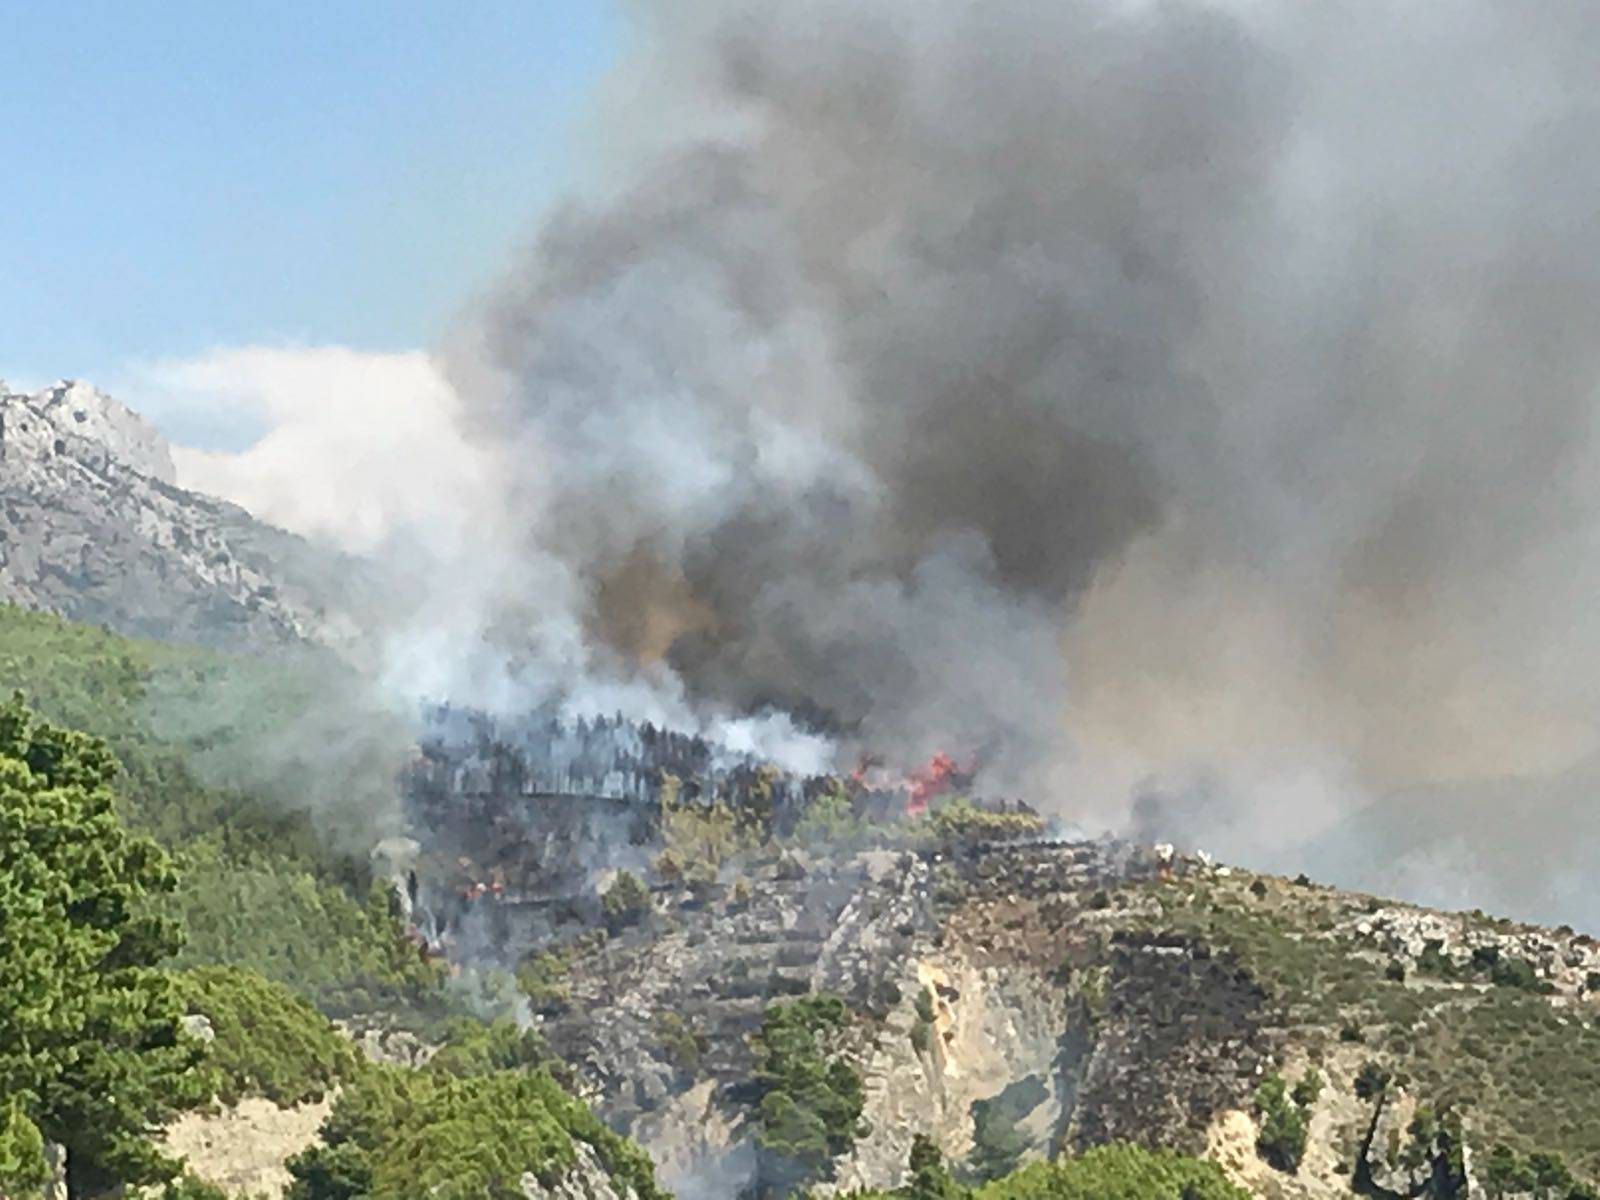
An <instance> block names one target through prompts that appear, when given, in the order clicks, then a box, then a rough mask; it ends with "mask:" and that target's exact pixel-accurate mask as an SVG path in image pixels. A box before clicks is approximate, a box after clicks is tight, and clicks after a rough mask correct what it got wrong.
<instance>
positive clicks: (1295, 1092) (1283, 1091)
mask: <svg viewBox="0 0 1600 1200" xmlns="http://www.w3.org/2000/svg"><path fill="white" fill-rule="evenodd" d="M1321 1091H1322V1077H1321V1076H1320V1075H1319V1074H1318V1073H1317V1071H1316V1069H1315V1068H1312V1069H1311V1070H1310V1071H1308V1072H1307V1073H1306V1074H1305V1075H1304V1076H1303V1077H1302V1078H1301V1079H1300V1081H1299V1082H1298V1083H1296V1084H1295V1085H1294V1087H1293V1089H1291V1088H1290V1087H1289V1086H1288V1084H1286V1083H1285V1082H1284V1079H1283V1076H1282V1075H1279V1074H1278V1073H1277V1072H1273V1073H1271V1074H1269V1075H1268V1076H1267V1077H1266V1078H1265V1079H1263V1080H1262V1081H1261V1086H1260V1087H1259V1088H1257V1089H1256V1096H1255V1102H1256V1112H1257V1114H1258V1115H1259V1116H1260V1118H1261V1126H1260V1132H1259V1133H1258V1134H1257V1135H1256V1149H1257V1150H1259V1151H1260V1152H1261V1156H1262V1157H1263V1158H1265V1159H1266V1160H1267V1161H1268V1162H1269V1163H1271V1164H1272V1165H1273V1166H1275V1167H1277V1168H1278V1169H1279V1170H1281V1171H1298V1170H1299V1169H1300V1160H1301V1158H1302V1157H1304V1155H1305V1152H1306V1138H1307V1135H1308V1134H1309V1132H1310V1129H1311V1106H1312V1105H1314V1104H1315V1103H1316V1102H1317V1096H1318V1094H1319V1093H1320V1092H1321Z"/></svg>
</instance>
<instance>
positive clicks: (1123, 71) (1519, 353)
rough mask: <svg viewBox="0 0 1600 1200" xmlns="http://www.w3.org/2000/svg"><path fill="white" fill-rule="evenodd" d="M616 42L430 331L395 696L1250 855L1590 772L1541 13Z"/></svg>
mask: <svg viewBox="0 0 1600 1200" xmlns="http://www.w3.org/2000/svg"><path fill="white" fill-rule="evenodd" d="M633 16H634V18H635V20H634V26H635V40H636V44H635V45H634V47H633V48H632V50H631V52H630V53H628V54H627V55H626V56H625V57H624V59H623V61H622V62H621V63H620V64H619V66H618V68H617V70H616V72H615V75H614V77H613V78H612V80H611V81H610V83H609V84H608V86H607V88H606V90H605V93H604V95H603V96H602V97H601V101H600V104H599V106H598V109H597V116H596V117H595V118H594V120H593V121H592V122H591V124H590V126H589V129H590V133H591V140H592V141H593V143H594V145H595V156H594V157H595V165H594V168H593V170H592V172H591V177H590V179H589V181H588V183H587V186H586V187H585V188H584V190H583V193H582V195H581V196H579V197H577V198H575V199H574V200H573V201H572V202H571V203H569V204H568V205H566V206H565V207H563V208H562V209H561V210H560V211H559V212H558V213H556V214H555V215H554V216H553V217H552V218H551V219H550V220H549V221H548V222H547V223H546V224H545V226H544V227H543V228H542V230H540V231H539V232H538V234H537V236H536V237H535V239H534V241H533V242H532V244H531V245H530V246H529V247H528V248H527V249H526V250H525V251H524V252H521V253H519V254H517V255H516V256H514V259H513V260H512V261H510V262H509V263H508V264H507V267H506V270H505V272H504V275H503V278H501V279H500V280H499V281H498V282H497V283H496V284H495V286H494V287H493V288H491V290H490V291H489V292H488V294H487V295H486V296H485V297H484V299H483V301H482V303H481V304H479V305H478V306H476V307H475V308H474V310H473V311H472V312H471V313H470V314H468V316H467V317H466V318H465V319H464V320H463V321H462V322H461V323H460V325H459V326H458V328H456V329H455V330H454V331H453V332H452V334H451V336H450V337H449V338H448V340H447V344H446V345H445V347H444V349H443V350H442V351H441V354H440V361H441V362H442V363H443V364H444V369H445V371H446V373H447V374H448V376H449V378H450V380H451V382H452V383H453V385H454V389H455V394H456V395H457V396H458V397H459V400H460V410H461V412H460V419H461V422H462V428H463V429H465V430H466V432H467V434H468V435H469V437H470V439H471V440H472V442H473V444H474V445H475V446H476V447H477V449H478V452H479V453H480V454H481V455H482V458H481V465H482V472H481V476H482V477H483V478H491V479H493V480H494V482H495V486H494V487H493V488H490V489H488V495H487V497H485V496H482V495H478V494H476V493H475V494H474V496H473V498H472V501H471V502H472V503H473V504H475V505H479V506H480V508H479V509H478V510H475V511H474V513H473V517H474V518H475V519H473V520H470V521H466V522H462V523H461V524H462V526H463V527H464V528H466V529H467V530H468V534H467V536H465V537H464V538H463V539H462V540H461V541H460V542H459V543H458V544H457V546H456V548H455V549H453V550H452V551H450V552H448V553H446V554H445V555H444V557H443V559H442V561H441V560H437V559H429V560H428V565H427V566H426V568H425V569H419V570H418V571H417V572H416V576H417V584H418V586H417V588H416V589H415V591H414V592H413V593H412V594H413V596H414V597H415V599H416V600H417V603H416V605H415V610H414V611H413V612H411V613H409V614H408V615H407V619H405V620H402V621H400V622H399V623H398V624H397V625H396V626H395V628H396V629H397V631H398V632H397V634H396V636H395V637H394V638H393V644H394V645H395V646H397V647H404V648H405V651H406V654H405V656H404V658H403V659H397V660H396V661H397V662H400V663H401V664H402V667H403V669H401V668H397V670H396V673H395V677H396V678H402V679H403V678H407V677H410V676H411V675H414V674H416V673H419V672H420V673H421V674H423V675H425V676H426V677H427V678H429V679H430V681H434V686H433V687H432V689H431V690H433V691H434V692H435V694H438V693H439V692H441V691H442V690H443V689H442V688H441V687H439V686H438V684H437V680H439V679H444V680H445V681H446V682H447V683H449V682H452V681H454V680H457V679H460V680H464V681H465V682H463V683H462V685H461V687H460V689H459V690H461V691H463V692H466V693H469V694H468V695H467V696H465V697H464V698H469V699H470V698H471V696H470V693H472V692H473V691H474V690H476V691H478V692H480V693H491V692H492V693H496V694H498V695H500V696H502V697H505V696H512V697H517V696H520V695H521V689H528V690H531V691H535V692H538V691H543V690H548V689H554V688H573V687H576V688H578V689H579V690H580V691H583V690H587V692H589V693H592V694H594V695H596V696H599V697H601V698H602V699H604V700H611V699H614V698H616V697H618V696H625V697H628V698H630V699H631V700H632V701H634V702H636V704H637V705H643V706H651V705H653V706H655V708H656V710H658V712H659V713H660V714H661V715H668V716H670V715H672V714H673V713H677V714H684V713H687V714H722V715H728V714H738V713H743V712H749V711H760V710H762V709H763V708H770V709H776V710H787V711H791V712H794V713H798V714H803V715H804V716H806V717H807V719H809V720H812V721H813V722H815V723H816V724H818V725H819V726H821V727H824V728H826V729H828V730H829V731H831V732H833V733H835V734H837V735H839V736H841V737H842V738H843V739H844V740H845V741H846V742H847V743H849V742H854V741H859V742H861V743H863V744H870V745H873V746H875V747H878V748H880V749H888V750H890V752H892V753H895V754H898V755H900V756H902V757H903V758H905V759H907V760H911V759H915V758H917V757H920V756H922V755H923V754H925V753H926V752H927V751H928V750H930V749H933V748H935V747H939V746H950V745H952V744H954V745H956V746H957V747H958V748H959V747H961V746H970V747H973V748H982V749H984V750H985V751H986V755H987V757H986V759H985V761H986V764H987V769H988V772H989V775H988V779H987V780H986V782H987V783H988V785H989V786H991V787H993V788H998V789H1002V790H1006V789H1010V790H1019V791H1020V790H1026V791H1027V792H1028V793H1029V794H1030V796H1032V797H1035V798H1038V799H1039V800H1042V801H1043V802H1044V804H1045V805H1046V806H1047V807H1048V808H1050V809H1051V810H1053V811H1056V812H1059V813H1061V814H1063V815H1064V816H1066V817H1069V818H1072V819H1074V820H1078V821H1081V822H1082V823H1083V824H1084V825H1086V826H1089V827H1096V826H1101V825H1105V824H1112V825H1122V826H1126V824H1127V823H1128V821H1129V820H1130V812H1131V811H1132V803H1133V799H1134V797H1138V796H1142V797H1145V803H1144V804H1143V805H1142V806H1141V808H1140V812H1141V813H1142V814H1145V815H1146V816H1147V817H1148V818H1149V819H1150V820H1151V821H1153V822H1155V824H1156V825H1158V826H1160V827H1162V828H1169V829H1177V830H1179V831H1181V832H1185V833H1187V832H1193V833H1195V834H1196V836H1199V837H1202V838H1203V839H1204V840H1206V841H1207V842H1209V843H1210V848H1211V849H1213V850H1215V851H1218V852H1221V853H1228V854H1233V855H1235V856H1242V857H1246V858H1251V859H1254V860H1255V861H1264V862H1285V861H1289V860H1290V859H1292V858H1293V855H1294V853H1295V851H1294V848H1295V847H1297V846H1304V845H1306V844H1308V839H1311V838H1313V837H1315V836H1317V835H1318V834H1319V833H1320V834H1327V833H1329V832H1330V831H1332V830H1334V829H1335V828H1336V827H1338V826H1339V824H1340V822H1342V821H1343V820H1345V819H1346V817H1347V816H1348V815H1349V814H1350V813H1351V812H1352V811H1354V810H1355V809H1357V808H1359V807H1360V806H1361V805H1364V804H1368V803H1371V802H1374V801H1375V800H1377V801H1379V802H1382V801H1381V798H1382V797H1386V796H1389V795H1391V794H1393V793H1395V792H1396V791H1397V790H1400V789H1404V788H1408V787H1415V786H1421V785H1424V784H1427V785H1435V786H1439V785H1444V784H1448V783H1451V782H1459V781H1471V780H1482V779H1490V778H1502V777H1518V776H1535V777H1542V776H1550V775H1553V774H1554V773H1557V772H1560V771H1564V770H1567V769H1568V768H1570V767H1571V766H1572V765H1573V764H1574V763H1577V762H1578V761H1580V760H1581V759H1583V758H1584V756H1585V755H1587V754H1589V753H1590V752H1591V751H1592V750H1593V749H1594V743H1595V722H1594V713H1595V711H1596V710H1595V702H1596V699H1597V697H1596V695H1595V688H1596V681H1597V680H1600V671H1597V669H1596V668H1597V667H1600V662H1597V658H1600V653H1597V651H1600V637H1597V628H1596V616H1595V613H1594V607H1593V605H1592V604H1591V603H1590V597H1592V596H1593V595H1594V594H1595V584H1596V582H1597V581H1596V573H1597V572H1596V567H1597V562H1600V560H1597V556H1596V554H1595V552H1594V535H1595V533H1596V512H1597V508H1600V496H1597V495H1596V488H1597V486H1600V473H1597V472H1596V470H1595V469H1594V468H1595V466H1596V464H1595V462H1594V449H1593V444H1592V439H1591V437H1590V432H1591V430H1590V425H1591V416H1592V413H1593V410H1594V383H1595V368H1596V365H1597V364H1596V358H1597V355H1600V350H1597V341H1596V339H1595V337H1594V335H1593V330H1594V329H1595V327H1596V317H1597V315H1600V255H1597V254H1596V249H1597V245H1596V242H1597V238H1596V225H1595V207H1596V206H1595V201H1594V199H1593V197H1594V196H1595V195H1597V194H1600V189H1597V187H1596V184H1597V183H1600V157H1597V151H1596V148H1595V145H1594V139H1593V137H1592V130H1593V128H1594V127H1595V126H1594V118H1595V117H1596V115H1597V114H1596V113H1595V111H1594V109H1595V107H1596V104H1597V97H1600V93H1596V92H1595V89H1594V88H1593V85H1592V80H1593V79H1594V78H1596V68H1597V67H1600V14H1597V13H1596V12H1595V10H1594V7H1593V6H1592V5H1589V4H1586V3H1582V2H1581V0H1555V2H1552V3H1548V4H1543V5H1539V6H1537V7H1535V8H1531V9H1530V8H1529V7H1528V6H1517V5H1510V4H1504V3H1500V4H1492V3H1479V2H1473V0H1467V2H1464V3H1459V4H1453V5H1449V6H1444V5H1423V4H1412V5H1392V6H1387V7H1384V8H1378V7H1374V6H1369V5H1355V4H1325V5H1303V4H1293V3H1288V2H1280V0H1255V2H1246V0H1236V2H1234V3H1231V4H1224V3H1201V2H1199V0H1169V2H1166V3H1132V2H1124V3H1114V2H1113V0H1059V2H1056V3H1051V4H1038V3H1035V2H1032V0H1029V2H1022V0H990V2H988V3H984V4H981V5H980V4H975V3H970V2H967V0H936V2H929V0H853V2H850V3H844V2H842V0H806V2H802V3H793V4H787V5H781V6H780V5H770V4H758V3H754V2H752V0H707V2H704V3H700V4H696V5H693V6H682V5H673V6H666V5H659V6H636V7H635V8H634V10H633ZM441 503H444V504H448V503H449V501H448V500H442V501H441ZM507 663H511V664H513V669H510V670H507V669H506V667H505V664H507ZM486 681H487V682H486ZM491 684H492V686H491ZM644 715H650V714H648V713H646V714H644ZM1583 802H1585V800H1584V799H1583V798H1575V799H1573V800H1572V801H1570V803H1583ZM1463 812H1465V810H1463ZM1441 819H1442V820H1445V821H1450V820H1453V819H1455V818H1453V817H1451V816H1450V815H1448V806H1447V810H1446V815H1445V816H1443V817H1442V818H1441ZM1460 819H1461V820H1469V819H1470V818H1468V817H1466V816H1461V817H1460ZM1551 830H1552V833H1551V839H1550V841H1549V842H1548V843H1546V846H1547V848H1548V847H1549V846H1553V845H1555V844H1557V843H1558V842H1559V840H1560V839H1559V832H1558V831H1559V822H1557V823H1556V824H1555V825H1553V826H1551ZM1489 869H1490V870H1491V872H1492V871H1493V870H1495V869H1498V868H1494V867H1493V866H1492V865H1491V867H1490V868H1489Z"/></svg>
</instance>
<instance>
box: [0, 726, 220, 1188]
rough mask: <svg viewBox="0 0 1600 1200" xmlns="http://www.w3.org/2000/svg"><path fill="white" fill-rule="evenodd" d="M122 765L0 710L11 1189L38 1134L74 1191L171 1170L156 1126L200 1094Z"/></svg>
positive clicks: (166, 927) (174, 935)
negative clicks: (58, 1153) (151, 907)
mask: <svg viewBox="0 0 1600 1200" xmlns="http://www.w3.org/2000/svg"><path fill="white" fill-rule="evenodd" d="M115 774H116V762H115V760H114V759H113V757H112V755H111V752H110V750H109V749H108V748H107V747H106V746H105V744H104V743H102V742H100V741H97V740H95V739H94V738H91V737H88V736H86V735H84V734H81V733H75V732H71V731H68V730H64V729H61V728H58V727H55V726H52V725H48V724H45V723H43V722H40V721H38V720H36V719H35V718H34V717H33V715H32V714H31V713H30V712H29V711H28V709H27V708H26V707H25V706H24V704H23V703H22V701H21V700H20V698H18V699H13V700H11V701H9V702H7V703H5V704H3V705H0V918H3V931H4V936H3V937H0V1095H3V1096H5V1097H6V1098H7V1100H8V1101H9V1104H10V1108H9V1110H8V1112H7V1114H6V1124H5V1129H4V1131H3V1136H0V1161H5V1162H6V1164H7V1166H8V1167H9V1169H10V1171H11V1172H12V1174H13V1178H12V1179H10V1180H0V1183H3V1184H4V1185H5V1186H7V1187H16V1186H20V1185H21V1184H24V1183H26V1182H27V1181H28V1180H29V1179H31V1178H32V1177H35V1176H36V1175H37V1173H38V1169H39V1162H38V1159H37V1157H36V1152H37V1148H38V1145H39V1142H38V1134H42V1135H43V1136H44V1137H45V1138H48V1139H50V1140H52V1141H55V1142H59V1143H61V1144H62V1145H64V1146H66V1147H67V1150H68V1153H69V1156H70V1162H71V1164H72V1171H73V1177H74V1186H75V1188H77V1189H87V1188H94V1187H97V1186H103V1185H105V1184H109V1183H113V1182H134V1183H144V1182H156V1181H160V1180H162V1179H165V1178H169V1177H170V1176H171V1175H172V1174H173V1172H174V1170H175V1164H173V1163H171V1162H170V1161H169V1160H167V1159H166V1158H165V1157H164V1156H163V1155H162V1154H161V1153H160V1152H159V1151H158V1150H157V1149H156V1147H155V1146H154V1144H153V1143H152V1142H151V1140H150V1138H149V1136H148V1133H149V1130H150V1126H151V1122H152V1121H153V1120H155V1119H158V1118H159V1117H161V1116H162V1115H164V1114H167V1113H171V1112H173V1111H175V1110H176V1109H177V1108H179V1107H184V1106H188V1105H192V1104H195V1103H197V1102H199V1101H200V1100H202V1099H203V1098H204V1095H203V1091H202V1088H203V1080H202V1074H201V1072H198V1071H197V1070H196V1069H195V1068H196V1066H197V1064H198V1063H199V1062H200V1060H201V1058H202V1057H203V1047H202V1046H201V1045H200V1044H199V1043H198V1042H197V1041H195V1040H194V1039H191V1038H189V1037H187V1036H186V1035H185V1034H184V1032H183V1029H182V1016H183V1007H182V1002H181V999H180V997H179V995H178V992H177V989H176V988H175V987H174V986H173V984H172V981H171V979H170V978H169V977H168V976H167V975H166V974H164V973H163V972H162V971H161V970H159V969H158V968H159V966H160V965H161V964H162V963H163V962H164V961H165V960H166V959H167V958H168V957H169V956H170V955H171V954H172V953H173V952H174V951H175V950H176V949H177V947H178V946H179V944H180V942H181V936H180V933H179V930H178V928H177V926H176V925H175V924H173V923H172V922H171V921H168V920H164V919H162V918H159V917H154V916H150V915H148V914H146V913H145V912H144V909H145V905H144V901H145V899H146V898H147V897H149V896H152V895H157V894H160V893H162V892H164V891H168V890H170V889H171V888H172V886H173V882H174V880H173V874H172V870H171V867H170V865H169V863H168V861H167V858H166V856H165V855H164V854H163V853H162V852H161V850H160V849H159V847H157V846H156V844H155V843H154V842H152V841H150V840H149V839H147V838H142V837H137V836H134V835H132V834H130V833H129V832H128V830H127V829H126V828H125V827H124V825H123V823H122V821H121V819H120V818H119V816H118V814H117V811H116V805H115V800H114V797H113V794H112V791H111V781H112V779H113V777H114V776H115ZM30 1126H32V1127H33V1128H32V1129H30V1128H29V1127H30Z"/></svg>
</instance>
